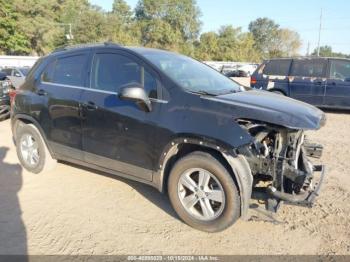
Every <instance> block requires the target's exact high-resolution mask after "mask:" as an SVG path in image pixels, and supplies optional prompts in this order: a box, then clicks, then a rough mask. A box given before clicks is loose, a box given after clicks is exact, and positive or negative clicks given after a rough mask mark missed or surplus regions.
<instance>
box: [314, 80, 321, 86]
mask: <svg viewBox="0 0 350 262" xmlns="http://www.w3.org/2000/svg"><path fill="white" fill-rule="evenodd" d="M322 83H323V82H322V81H316V82H315V84H316V85H319V86H320V85H322Z"/></svg>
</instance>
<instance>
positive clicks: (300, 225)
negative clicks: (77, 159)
mask: <svg viewBox="0 0 350 262" xmlns="http://www.w3.org/2000/svg"><path fill="white" fill-rule="evenodd" d="M327 117H328V122H327V125H326V126H325V127H324V128H323V129H321V130H320V131H318V132H312V133H309V138H311V139H312V140H314V141H317V142H320V143H322V144H323V145H324V146H325V152H324V155H323V158H322V159H321V161H322V162H323V163H325V164H326V165H327V170H328V172H327V178H326V181H325V184H324V187H323V190H322V192H321V195H320V197H319V198H318V202H317V203H316V205H315V206H314V208H313V209H307V208H302V207H295V206H287V205H284V206H282V207H281V209H280V212H279V213H278V214H277V215H276V216H275V218H276V219H277V220H278V221H279V223H273V222H271V219H269V218H268V217H264V216H263V215H261V214H259V213H257V212H256V211H253V210H252V211H251V212H252V215H253V217H252V219H251V220H250V221H238V222H237V223H236V224H235V225H234V226H232V227H231V228H229V229H227V230H226V231H224V232H220V233H216V234H209V233H203V232H200V231H196V230H194V229H192V228H190V227H188V226H187V225H185V224H184V223H182V222H181V221H180V220H179V219H178V218H177V217H176V215H175V213H174V211H173V210H172V208H171V206H170V204H169V201H168V199H167V197H166V196H165V195H161V194H160V193H158V192H157V191H156V190H155V189H153V188H151V187H149V186H146V185H142V184H139V183H136V182H130V181H126V180H124V179H119V178H116V177H113V176H109V175H106V174H101V173H98V172H95V171H92V170H87V169H81V168H79V167H76V166H72V165H68V164H63V163H60V164H58V166H57V168H56V169H55V170H53V171H51V172H49V173H46V174H43V175H33V174H30V173H28V172H26V171H25V170H23V169H22V168H21V166H20V165H19V164H18V160H17V156H16V152H15V148H14V146H13V143H12V139H11V132H10V127H9V121H4V122H1V123H0V254H216V255H220V254H350V230H349V228H350V216H349V214H350V203H349V199H350V198H349V197H350V179H349V170H350V158H349V154H350V137H349V127H350V114H346V113H342V112H337V113H335V112H333V113H327Z"/></svg>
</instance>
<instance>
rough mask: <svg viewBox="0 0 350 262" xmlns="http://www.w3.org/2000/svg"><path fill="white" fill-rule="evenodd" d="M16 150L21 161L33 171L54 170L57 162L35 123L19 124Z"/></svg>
mask: <svg viewBox="0 0 350 262" xmlns="http://www.w3.org/2000/svg"><path fill="white" fill-rule="evenodd" d="M16 150H17V156H18V159H19V161H20V163H21V164H22V166H23V167H24V168H25V169H26V170H28V171H29V172H31V173H34V174H39V173H42V172H45V171H49V170H52V169H54V168H55V166H56V164H57V161H56V160H55V159H53V158H52V156H51V154H50V152H49V150H48V148H47V146H46V144H45V141H44V139H43V138H42V136H41V134H40V132H39V130H38V129H37V128H36V127H35V126H34V125H33V124H27V125H26V124H19V125H18V130H16Z"/></svg>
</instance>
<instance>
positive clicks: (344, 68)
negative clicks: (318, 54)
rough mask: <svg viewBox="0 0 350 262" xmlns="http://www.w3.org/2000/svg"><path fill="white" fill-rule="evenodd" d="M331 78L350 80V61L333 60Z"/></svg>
mask: <svg viewBox="0 0 350 262" xmlns="http://www.w3.org/2000/svg"><path fill="white" fill-rule="evenodd" d="M330 78H332V79H340V80H346V79H349V80H350V61H346V60H331V71H330Z"/></svg>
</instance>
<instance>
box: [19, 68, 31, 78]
mask: <svg viewBox="0 0 350 262" xmlns="http://www.w3.org/2000/svg"><path fill="white" fill-rule="evenodd" d="M29 70H30V68H20V69H19V71H21V73H22V74H23V75H24V76H27V75H28V72H29Z"/></svg>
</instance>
